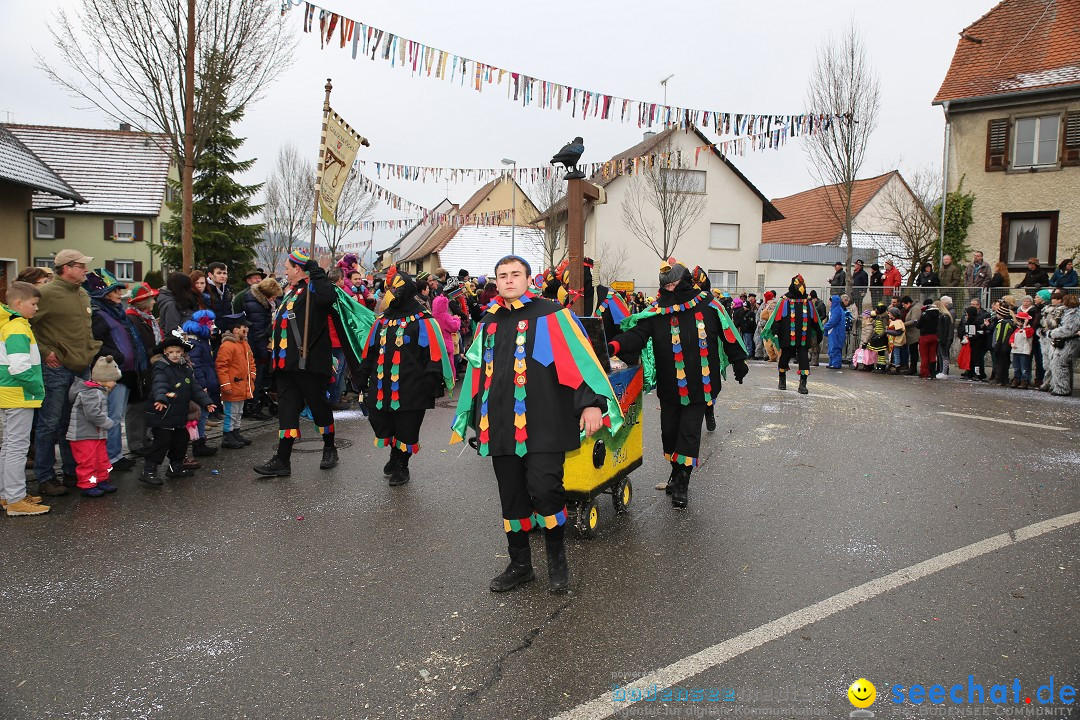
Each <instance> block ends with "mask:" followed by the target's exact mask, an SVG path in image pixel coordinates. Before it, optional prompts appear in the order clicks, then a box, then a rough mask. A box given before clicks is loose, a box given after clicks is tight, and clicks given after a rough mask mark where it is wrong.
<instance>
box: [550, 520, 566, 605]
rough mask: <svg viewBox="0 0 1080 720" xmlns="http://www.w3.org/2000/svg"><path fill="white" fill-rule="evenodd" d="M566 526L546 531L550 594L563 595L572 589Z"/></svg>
mask: <svg viewBox="0 0 1080 720" xmlns="http://www.w3.org/2000/svg"><path fill="white" fill-rule="evenodd" d="M565 530H566V526H564V525H558V526H556V527H553V528H549V529H547V530H544V550H545V552H546V553H547V564H548V592H549V593H551V594H552V595H561V594H563V593H565V592H566V591H567V590H569V589H570V568H569V567H567V565H566V543H565V542H563V539H564V537H565Z"/></svg>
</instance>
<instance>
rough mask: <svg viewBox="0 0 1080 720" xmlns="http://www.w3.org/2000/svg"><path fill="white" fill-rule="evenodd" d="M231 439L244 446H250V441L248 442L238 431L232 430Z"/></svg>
mask: <svg viewBox="0 0 1080 720" xmlns="http://www.w3.org/2000/svg"><path fill="white" fill-rule="evenodd" d="M233 437H235V438H236V439H237V440H239V441H240V442H242V443H244V445H250V444H251V441H250V440H248V439H247V437H246V436H245V435H244V434H243V433H241V432H240V431H239V430H233Z"/></svg>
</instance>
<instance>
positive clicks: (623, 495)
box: [611, 478, 634, 514]
mask: <svg viewBox="0 0 1080 720" xmlns="http://www.w3.org/2000/svg"><path fill="white" fill-rule="evenodd" d="M633 498H634V486H633V485H631V484H630V478H623V479H622V480H620V481H619V484H618V485H616V486H615V487H614V488H612V490H611V504H612V505H614V506H615V512H616V513H619V514H622V513H624V512H626V510H627V508H629V507H630V501H631V500H632V499H633Z"/></svg>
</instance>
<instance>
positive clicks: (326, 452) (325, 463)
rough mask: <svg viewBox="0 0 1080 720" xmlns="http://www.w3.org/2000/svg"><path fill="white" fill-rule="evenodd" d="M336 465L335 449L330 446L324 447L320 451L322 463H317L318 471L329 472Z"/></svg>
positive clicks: (336, 455)
mask: <svg viewBox="0 0 1080 720" xmlns="http://www.w3.org/2000/svg"><path fill="white" fill-rule="evenodd" d="M337 464H338V454H337V448H336V447H333V446H330V447H324V448H323V450H322V462H320V463H319V469H320V470H329V469H330V468H332V467H334V466H335V465H337Z"/></svg>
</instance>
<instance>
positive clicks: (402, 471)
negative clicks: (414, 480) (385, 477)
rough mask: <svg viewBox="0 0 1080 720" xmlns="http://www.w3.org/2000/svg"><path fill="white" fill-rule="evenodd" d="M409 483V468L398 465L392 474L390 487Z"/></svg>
mask: <svg viewBox="0 0 1080 720" xmlns="http://www.w3.org/2000/svg"><path fill="white" fill-rule="evenodd" d="M407 482H409V468H407V467H403V466H401V465H398V466H397V467H395V468H394V471H393V472H392V473H390V486H391V487H394V486H397V485H404V484H405V483H407Z"/></svg>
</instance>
